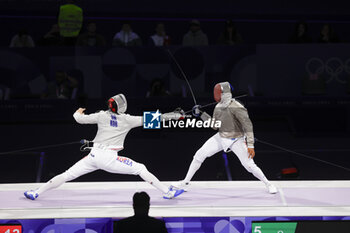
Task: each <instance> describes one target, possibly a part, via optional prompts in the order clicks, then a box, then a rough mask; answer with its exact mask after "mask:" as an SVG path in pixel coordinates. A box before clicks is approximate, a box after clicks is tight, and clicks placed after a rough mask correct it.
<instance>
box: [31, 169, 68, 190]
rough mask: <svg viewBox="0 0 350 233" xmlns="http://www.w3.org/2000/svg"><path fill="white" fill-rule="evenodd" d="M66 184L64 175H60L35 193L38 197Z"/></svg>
mask: <svg viewBox="0 0 350 233" xmlns="http://www.w3.org/2000/svg"><path fill="white" fill-rule="evenodd" d="M65 182H66V178H65V175H64V174H63V173H62V174H60V175H57V176H55V177H54V178H52V179H51V180H49V181H48V182H46V183H45V184H43V185H42V186H41V187H40V188H39V189H38V190H37V191H36V192H37V193H38V194H39V195H40V194H42V193H44V192H46V191H48V190H51V189H54V188H57V187H59V186H61V185H62V184H64V183H65Z"/></svg>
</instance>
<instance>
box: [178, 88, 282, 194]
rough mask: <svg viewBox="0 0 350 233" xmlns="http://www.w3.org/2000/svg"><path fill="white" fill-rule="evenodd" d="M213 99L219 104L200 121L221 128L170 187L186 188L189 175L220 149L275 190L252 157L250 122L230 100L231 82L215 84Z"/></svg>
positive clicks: (271, 190) (269, 189)
mask: <svg viewBox="0 0 350 233" xmlns="http://www.w3.org/2000/svg"><path fill="white" fill-rule="evenodd" d="M214 99H215V100H216V102H218V104H217V105H216V106H215V109H214V113H213V118H211V116H210V115H209V114H207V113H206V112H203V113H201V115H200V117H201V119H202V120H214V121H221V127H220V128H218V129H216V128H215V129H216V130H218V131H219V132H217V133H216V134H215V135H213V136H212V137H211V138H209V139H208V140H207V141H206V142H205V143H204V145H203V146H202V147H201V148H200V149H199V150H198V151H197V152H196V153H195V155H194V157H193V160H192V162H191V165H190V167H189V169H188V172H187V175H186V177H185V179H184V180H182V181H179V182H175V183H173V184H172V186H173V187H174V188H175V189H176V188H181V189H185V191H187V190H188V187H189V183H190V181H191V179H192V177H193V176H194V174H195V173H196V171H197V170H198V169H199V168H200V166H201V164H202V163H203V162H204V160H205V159H206V158H208V157H211V156H212V155H214V154H216V153H217V152H219V151H222V150H224V151H228V150H231V151H232V152H233V153H235V154H236V156H237V157H238V159H239V160H240V162H241V164H242V165H243V167H244V168H245V169H246V170H247V171H248V172H250V173H252V174H253V175H254V176H255V177H256V178H258V179H259V180H260V181H262V182H264V184H265V185H266V187H267V190H268V192H269V193H271V194H274V193H277V189H276V187H275V186H274V185H273V184H272V183H270V182H269V180H268V179H267V178H266V177H265V175H264V173H263V172H262V171H261V169H260V168H259V167H258V166H257V165H256V164H255V162H254V160H253V158H254V156H255V151H254V133H253V125H252V122H251V121H250V119H249V115H248V111H247V109H246V108H245V107H244V106H243V105H242V104H241V103H239V102H238V101H236V100H235V99H232V94H231V85H230V83H228V82H223V83H218V84H216V85H215V87H214ZM196 111H199V110H198V109H196Z"/></svg>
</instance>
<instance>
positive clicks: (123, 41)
mask: <svg viewBox="0 0 350 233" xmlns="http://www.w3.org/2000/svg"><path fill="white" fill-rule="evenodd" d="M113 45H114V46H122V47H127V46H140V45H142V40H141V38H140V37H139V36H138V35H137V34H136V33H135V32H133V31H132V28H131V25H130V23H129V22H125V23H123V25H122V29H121V31H120V32H117V33H116V34H115V36H114V38H113Z"/></svg>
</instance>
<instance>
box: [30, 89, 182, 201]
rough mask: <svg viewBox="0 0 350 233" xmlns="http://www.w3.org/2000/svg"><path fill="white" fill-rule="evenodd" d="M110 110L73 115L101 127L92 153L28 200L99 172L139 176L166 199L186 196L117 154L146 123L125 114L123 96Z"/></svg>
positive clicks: (116, 98)
mask: <svg viewBox="0 0 350 233" xmlns="http://www.w3.org/2000/svg"><path fill="white" fill-rule="evenodd" d="M108 108H109V110H107V111H100V112H97V113H93V114H84V111H85V109H84V108H79V109H78V110H77V111H76V112H75V113H74V114H73V117H74V119H75V120H76V121H77V122H78V123H80V124H97V126H98V130H97V134H96V136H95V138H94V140H93V143H94V144H93V147H92V149H91V152H90V153H89V154H88V155H87V156H86V157H84V158H83V159H81V160H79V161H78V162H77V163H76V164H74V165H73V166H72V167H70V168H69V169H68V170H67V171H65V172H63V173H62V174H59V175H57V176H55V177H54V178H52V179H51V180H49V181H48V182H47V183H45V184H44V185H42V186H41V187H40V188H38V189H37V190H30V191H26V192H25V193H24V195H25V197H27V198H28V199H31V200H35V199H36V198H38V197H39V196H41V195H42V194H43V193H44V192H46V191H48V190H51V189H54V188H57V187H59V186H60V185H62V184H63V183H65V182H68V181H71V180H74V179H76V178H78V177H80V176H82V175H84V174H87V173H90V172H93V171H96V170H98V169H102V170H105V171H107V172H110V173H118V174H130V175H139V176H140V177H141V178H142V179H143V180H145V181H147V182H148V183H150V184H151V185H153V186H154V187H155V188H157V189H158V190H160V191H161V192H162V193H163V197H164V198H165V199H171V198H174V197H176V196H178V195H180V194H181V193H182V192H183V190H180V191H177V190H169V188H168V187H167V186H165V185H164V184H162V183H161V182H160V181H159V180H158V179H157V178H156V177H155V176H154V175H153V174H151V173H150V172H149V171H148V170H147V168H146V167H145V165H143V164H141V163H138V162H136V161H134V160H132V159H130V158H127V157H122V156H120V155H119V154H118V152H119V151H120V150H122V149H123V148H124V140H125V137H126V135H127V133H128V132H129V131H130V130H131V129H132V128H135V127H139V126H142V123H143V121H142V117H141V116H131V115H129V114H125V111H126V109H127V101H126V98H125V96H124V95H123V94H118V95H116V96H113V97H112V98H110V99H109V100H108ZM181 117H182V114H181V113H178V112H172V113H166V114H162V116H161V118H162V119H165V120H168V119H179V118H181Z"/></svg>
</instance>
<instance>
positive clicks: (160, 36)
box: [148, 23, 170, 46]
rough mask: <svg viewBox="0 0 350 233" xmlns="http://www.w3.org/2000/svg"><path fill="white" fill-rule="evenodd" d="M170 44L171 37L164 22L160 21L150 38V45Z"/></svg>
mask: <svg viewBox="0 0 350 233" xmlns="http://www.w3.org/2000/svg"><path fill="white" fill-rule="evenodd" d="M169 44H170V37H169V36H168V35H167V34H166V33H165V28H164V24H163V23H158V24H157V26H156V33H155V34H154V35H152V36H151V37H150V38H149V40H148V45H149V46H167V45H169Z"/></svg>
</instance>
